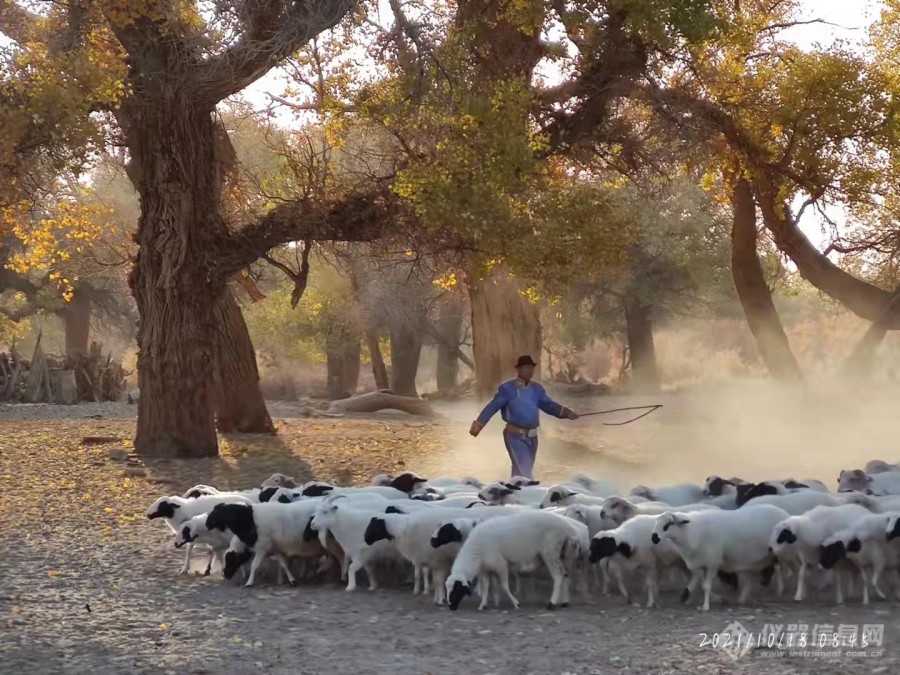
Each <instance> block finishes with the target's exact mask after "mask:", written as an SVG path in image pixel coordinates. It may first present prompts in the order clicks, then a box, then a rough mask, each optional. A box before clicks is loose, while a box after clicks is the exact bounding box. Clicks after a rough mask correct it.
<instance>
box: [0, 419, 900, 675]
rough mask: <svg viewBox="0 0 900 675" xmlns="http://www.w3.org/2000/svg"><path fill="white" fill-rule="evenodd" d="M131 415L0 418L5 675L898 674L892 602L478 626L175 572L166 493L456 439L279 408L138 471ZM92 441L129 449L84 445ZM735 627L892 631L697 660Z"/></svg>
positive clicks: (371, 467)
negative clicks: (271, 433) (870, 639)
mask: <svg viewBox="0 0 900 675" xmlns="http://www.w3.org/2000/svg"><path fill="white" fill-rule="evenodd" d="M134 410H135V409H134V407H133V406H127V405H117V404H100V405H85V406H74V407H68V408H63V407H62V406H58V407H55V406H3V407H0V420H2V421H0V522H2V523H3V526H2V527H0V672H10V673H12V672H28V673H55V672H65V673H87V672H91V673H94V674H97V675H99V674H101V673H126V672H127V673H160V672H172V673H197V674H199V673H260V672H264V673H316V674H318V673H322V672H325V671H328V672H338V673H343V672H353V673H359V674H364V673H383V672H394V673H466V674H468V673H476V674H480V673H485V674H487V673H510V674H513V673H515V674H519V673H614V672H620V671H622V672H636V673H679V672H684V673H719V672H734V673H754V674H755V673H760V672H765V673H795V672H802V673H807V672H808V673H822V674H829V673H835V674H837V673H841V674H845V673H880V672H884V673H897V672H900V622H898V621H897V619H898V617H900V611H898V607H900V605H898V603H897V602H885V601H879V602H874V603H873V604H872V605H871V606H870V607H869V608H863V607H861V606H860V605H859V604H858V601H857V600H855V599H854V600H853V602H851V603H850V604H848V605H847V606H844V607H840V608H838V607H835V606H832V605H829V604H824V603H821V604H816V603H805V604H803V605H794V604H793V603H787V602H776V601H774V600H771V599H769V600H766V601H764V602H761V603H760V604H755V605H749V606H741V607H739V606H736V605H734V604H730V603H727V602H726V604H721V603H720V604H718V606H714V609H713V610H712V611H710V612H707V613H703V612H699V611H697V610H696V609H695V608H694V607H693V606H683V605H681V604H680V603H679V602H678V600H677V593H675V592H674V591H670V592H668V593H666V594H664V596H663V605H664V606H663V608H662V609H659V610H646V609H641V608H639V607H633V606H626V604H625V602H624V600H623V599H622V598H621V597H618V596H613V597H595V598H590V599H582V600H581V601H576V604H574V605H573V607H571V608H569V609H566V610H560V611H557V612H547V611H545V610H544V608H543V604H544V600H542V599H541V598H535V599H532V600H531V601H530V602H529V601H526V602H525V603H523V607H522V609H520V610H519V611H517V612H514V611H504V610H489V611H486V612H483V613H481V612H478V611H477V610H476V608H475V602H474V601H471V600H470V601H468V602H467V603H464V604H463V606H462V608H461V609H460V611H458V612H456V613H452V612H450V611H448V610H447V609H445V608H444V609H439V608H436V607H434V606H433V605H431V604H430V603H429V602H428V600H426V599H424V598H422V597H413V596H412V594H411V593H410V589H409V588H408V587H402V588H401V587H395V588H385V589H382V590H378V591H375V592H368V591H366V590H358V591H356V592H355V593H347V592H345V591H344V590H342V587H341V586H338V585H334V584H323V585H301V587H299V588H287V587H280V586H275V585H271V584H261V585H260V586H258V587H256V588H253V589H246V590H245V589H243V588H240V587H239V586H238V585H234V584H232V583H228V582H224V581H223V580H222V579H221V578H220V577H217V576H215V575H214V576H212V577H209V578H204V577H201V576H198V575H197V574H196V571H195V574H192V575H189V576H179V575H178V569H179V567H180V564H181V552H180V551H176V550H175V549H174V548H172V545H171V537H170V535H168V534H167V532H168V531H167V530H166V529H165V526H164V525H163V524H161V523H159V522H152V523H151V522H149V521H147V520H146V518H145V516H144V513H145V512H146V507H147V505H148V504H149V503H150V502H151V501H152V500H153V499H155V498H156V497H157V496H158V495H160V494H164V493H180V492H181V491H183V490H184V489H185V488H186V487H188V486H189V485H190V484H192V483H195V482H198V481H199V480H200V479H201V478H204V479H205V478H207V477H209V482H213V483H216V484H218V485H220V486H224V487H230V486H246V485H252V484H253V483H255V482H258V481H259V480H260V479H261V478H264V477H265V476H267V475H268V474H269V473H272V472H273V471H275V470H279V471H284V472H285V473H292V474H293V475H295V476H296V477H298V478H307V477H309V476H313V475H315V476H316V477H319V478H324V479H328V480H343V481H346V482H349V481H354V480H361V479H362V477H364V476H371V475H373V474H374V473H380V472H382V471H394V470H397V469H402V468H403V467H409V468H414V469H419V468H420V467H426V468H428V467H429V466H430V465H431V466H433V465H434V462H435V450H447V448H446V447H444V446H445V445H446V443H447V441H446V435H445V434H444V430H443V429H442V428H441V426H440V425H439V424H432V423H428V424H424V423H421V422H410V421H408V420H407V419H404V418H397V417H391V416H384V417H377V416H376V417H373V418H361V419H349V418H346V419H336V420H331V419H329V420H318V419H315V420H299V419H292V418H291V407H290V406H283V405H278V404H275V405H273V406H272V412H273V416H274V417H276V418H277V419H278V423H279V426H280V433H279V435H278V436H277V437H255V436H241V435H236V436H229V437H227V438H224V439H223V441H222V457H220V458H219V459H216V460H194V461H169V462H153V463H149V462H148V463H147V464H146V465H144V464H142V463H140V462H137V461H135V460H134V459H133V458H130V457H128V453H129V451H130V442H129V439H130V438H132V435H133V422H132V421H131V420H132V419H133V411H134ZM91 415H102V418H101V419H92V418H91ZM86 436H107V437H109V438H110V439H113V438H118V439H121V440H108V441H107V442H105V443H100V444H87V445H85V444H83V443H82V442H81V441H82V440H83V438H84V437H86ZM564 468H566V467H564ZM567 468H568V469H569V470H571V468H572V467H567ZM203 482H207V481H206V480H204V481H203ZM46 488H50V489H46ZM198 558H199V560H197V563H196V564H197V565H198V566H200V565H202V564H203V560H202V559H203V558H204V556H198ZM364 587H365V584H363V585H362V586H361V589H362V588H364ZM734 621H739V622H740V623H741V624H742V625H743V626H744V627H745V628H746V629H747V630H748V631H750V632H751V634H752V641H753V643H754V644H756V640H757V638H758V633H759V632H761V631H762V630H763V629H764V626H766V624H781V625H786V624H791V623H800V624H809V625H810V626H812V625H813V624H831V625H832V626H835V627H836V626H837V625H839V624H847V625H852V626H856V627H860V626H861V625H862V624H883V625H884V640H883V647H882V649H883V654H882V655H880V656H871V657H861V656H849V655H846V654H843V655H840V656H802V655H791V654H789V653H788V651H787V650H786V649H783V650H765V649H756V648H754V649H751V650H750V651H749V652H747V653H746V654H743V655H741V656H739V657H737V658H736V659H733V658H732V657H731V656H730V655H729V653H727V652H726V651H725V650H723V649H721V648H719V649H714V648H711V647H708V646H707V647H702V646H701V641H702V634H704V633H706V634H707V635H708V639H710V640H711V639H712V636H713V635H714V634H716V633H721V632H723V631H724V630H725V629H726V626H728V625H729V624H731V623H732V622H734ZM835 630H836V628H835ZM869 649H874V647H872V646H870V647H869Z"/></svg>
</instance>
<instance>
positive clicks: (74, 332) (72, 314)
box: [62, 288, 91, 361]
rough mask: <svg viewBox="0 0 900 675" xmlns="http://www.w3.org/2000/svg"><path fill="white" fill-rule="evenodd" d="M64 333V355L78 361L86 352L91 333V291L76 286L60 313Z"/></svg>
mask: <svg viewBox="0 0 900 675" xmlns="http://www.w3.org/2000/svg"><path fill="white" fill-rule="evenodd" d="M62 318H63V324H64V326H65V335H66V356H68V357H69V359H71V360H72V361H78V360H79V359H81V358H84V357H85V356H87V354H88V346H89V340H90V333H91V292H90V289H88V288H76V289H75V293H74V295H73V296H72V300H71V301H69V302H68V303H67V304H66V306H65V309H64V310H63V313H62Z"/></svg>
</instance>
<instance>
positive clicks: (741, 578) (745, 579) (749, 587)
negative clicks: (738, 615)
mask: <svg viewBox="0 0 900 675" xmlns="http://www.w3.org/2000/svg"><path fill="white" fill-rule="evenodd" d="M737 577H738V600H737V601H738V604H739V605H743V604H744V603H746V602H747V601H748V600H749V599H750V595H751V594H752V593H753V589H754V582H755V581H756V579H757V578H758V577H757V574H756V572H749V573H748V572H738V575H737Z"/></svg>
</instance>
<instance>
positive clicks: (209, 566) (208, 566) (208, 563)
mask: <svg viewBox="0 0 900 675" xmlns="http://www.w3.org/2000/svg"><path fill="white" fill-rule="evenodd" d="M215 555H216V552H215V549H209V558H208V559H207V560H206V570H205V571H204V572H203V576H205V577H208V576H209V573H210V572H212V564H213V558H214V557H215Z"/></svg>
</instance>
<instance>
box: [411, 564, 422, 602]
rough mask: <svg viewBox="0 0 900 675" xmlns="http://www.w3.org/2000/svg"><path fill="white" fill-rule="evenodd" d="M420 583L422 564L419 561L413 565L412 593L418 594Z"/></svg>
mask: <svg viewBox="0 0 900 675" xmlns="http://www.w3.org/2000/svg"><path fill="white" fill-rule="evenodd" d="M421 585H422V566H421V565H420V564H419V563H415V564H414V565H413V595H418V594H419V588H420V587H421Z"/></svg>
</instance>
